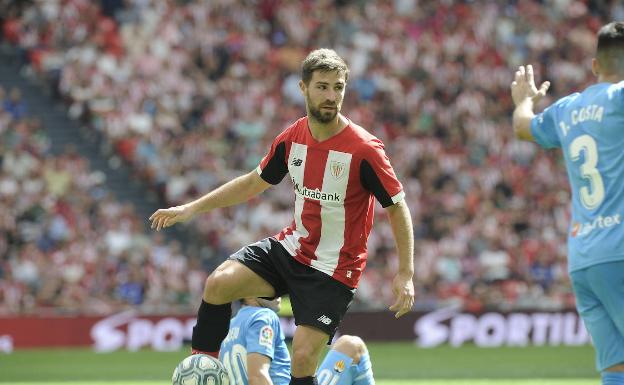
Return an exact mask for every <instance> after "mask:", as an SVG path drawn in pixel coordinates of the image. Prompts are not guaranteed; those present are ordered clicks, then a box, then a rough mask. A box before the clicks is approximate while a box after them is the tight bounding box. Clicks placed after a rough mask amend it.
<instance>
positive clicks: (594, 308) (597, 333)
mask: <svg viewBox="0 0 624 385" xmlns="http://www.w3.org/2000/svg"><path fill="white" fill-rule="evenodd" d="M589 278H590V275H589V274H588V269H584V270H580V271H575V272H573V273H572V274H571V279H572V287H573V288H574V293H575V295H576V307H577V310H578V312H579V314H580V316H581V318H582V319H583V322H584V323H585V327H586V328H587V330H588V331H589V334H590V335H591V337H592V340H593V342H594V347H595V348H596V368H597V369H598V371H603V370H605V369H607V368H609V367H612V366H614V365H617V364H620V363H623V362H624V336H622V334H621V333H620V332H619V330H618V328H617V326H616V325H615V323H614V322H613V320H612V319H611V316H610V315H609V313H608V312H607V309H606V308H605V306H604V305H603V304H602V302H601V300H600V299H599V297H598V295H597V293H596V292H594V290H593V288H592V284H591V281H590V279H589Z"/></svg>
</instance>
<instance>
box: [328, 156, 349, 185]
mask: <svg viewBox="0 0 624 385" xmlns="http://www.w3.org/2000/svg"><path fill="white" fill-rule="evenodd" d="M346 168H347V167H346V164H344V163H343V162H338V161H335V160H332V161H331V162H330V163H329V172H330V173H331V175H332V176H333V177H334V178H335V179H336V180H338V179H340V178H342V177H343V176H344V174H345V169H346Z"/></svg>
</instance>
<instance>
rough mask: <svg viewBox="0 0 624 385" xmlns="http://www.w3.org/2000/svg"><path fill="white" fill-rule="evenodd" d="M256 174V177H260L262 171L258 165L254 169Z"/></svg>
mask: <svg viewBox="0 0 624 385" xmlns="http://www.w3.org/2000/svg"><path fill="white" fill-rule="evenodd" d="M256 172H257V173H258V175H262V169H261V168H260V165H258V167H256Z"/></svg>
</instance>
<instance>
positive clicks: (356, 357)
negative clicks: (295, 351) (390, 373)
mask: <svg viewBox="0 0 624 385" xmlns="http://www.w3.org/2000/svg"><path fill="white" fill-rule="evenodd" d="M280 304H281V299H280V298H277V299H274V300H266V299H262V298H247V299H245V300H243V307H242V308H241V309H240V310H239V311H238V313H237V314H236V316H235V317H234V318H232V321H231V322H230V330H229V332H228V335H227V337H226V338H225V339H224V340H223V343H222V344H221V350H220V353H219V359H220V360H221V362H223V364H224V365H225V367H226V368H227V369H228V372H229V374H230V383H232V384H244V385H259V384H262V385H271V384H274V385H287V384H288V383H289V382H290V355H289V353H288V348H287V347H286V342H285V341H284V333H283V331H282V328H281V325H280V322H279V317H278V316H277V314H276V312H277V311H278V310H279V307H280ZM316 376H317V380H318V383H319V385H351V384H353V385H374V384H375V380H374V379H373V371H372V365H371V361H370V357H369V354H368V350H367V349H366V345H365V344H364V341H362V339H361V338H359V337H355V336H347V335H345V336H341V337H340V338H338V339H337V340H336V342H334V344H333V345H332V348H331V350H330V351H329V352H328V353H327V355H326V356H325V359H324V360H323V362H322V363H321V366H320V367H319V368H318V370H317V373H316Z"/></svg>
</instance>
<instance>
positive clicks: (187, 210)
mask: <svg viewBox="0 0 624 385" xmlns="http://www.w3.org/2000/svg"><path fill="white" fill-rule="evenodd" d="M193 215H194V213H193V211H192V210H191V207H190V206H189V205H182V206H174V207H170V208H168V209H160V210H157V211H156V212H155V213H154V214H152V215H151V216H150V217H149V220H150V221H151V222H152V225H151V227H152V229H156V231H160V229H164V228H167V227H169V226H173V225H174V224H176V223H178V222H186V221H187V220H189V219H191V218H192V217H193Z"/></svg>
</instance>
